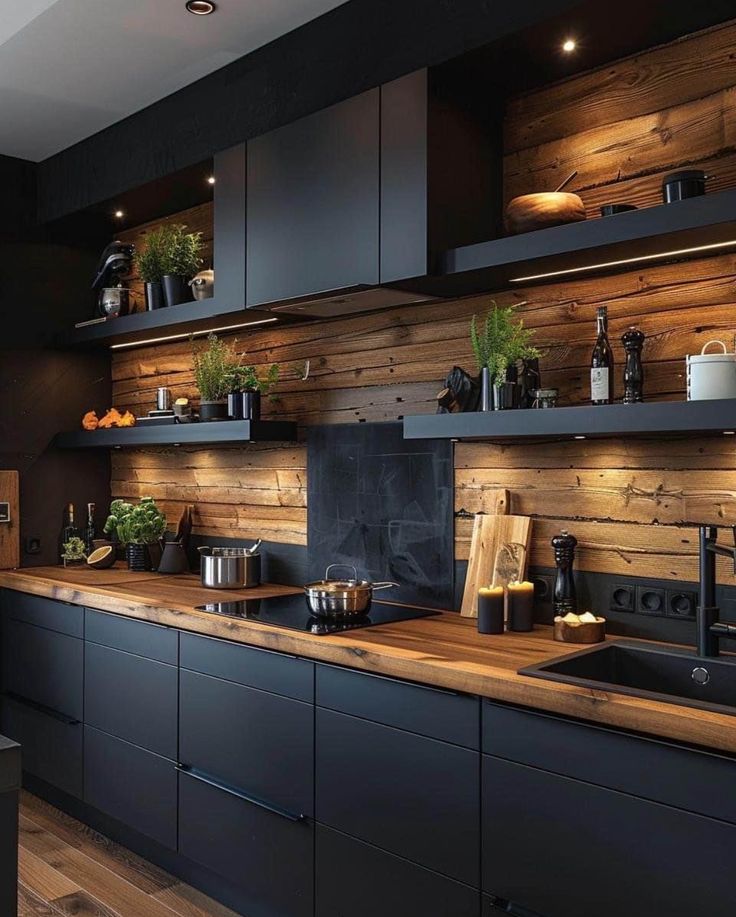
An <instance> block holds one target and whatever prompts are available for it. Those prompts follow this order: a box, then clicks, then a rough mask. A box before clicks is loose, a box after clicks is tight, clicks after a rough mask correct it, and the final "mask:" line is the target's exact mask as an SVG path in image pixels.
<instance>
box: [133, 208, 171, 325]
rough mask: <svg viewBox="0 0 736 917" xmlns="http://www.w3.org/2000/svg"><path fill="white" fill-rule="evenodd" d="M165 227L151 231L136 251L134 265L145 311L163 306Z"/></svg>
mask: <svg viewBox="0 0 736 917" xmlns="http://www.w3.org/2000/svg"><path fill="white" fill-rule="evenodd" d="M165 229H166V227H165V226H159V227H158V228H157V229H153V230H151V232H150V233H149V234H148V235H147V237H146V242H145V245H143V246H141V247H140V248H137V249H136V252H135V255H134V263H135V267H136V270H137V272H138V276H139V277H140V279H141V281H142V282H143V288H144V291H145V296H146V309H147V310H148V311H149V312H151V311H152V310H153V309H160V308H161V307H162V306H163V305H164V290H163V287H162V285H161V278H162V277H163V275H164V271H163V249H164V244H165V239H166V233H165Z"/></svg>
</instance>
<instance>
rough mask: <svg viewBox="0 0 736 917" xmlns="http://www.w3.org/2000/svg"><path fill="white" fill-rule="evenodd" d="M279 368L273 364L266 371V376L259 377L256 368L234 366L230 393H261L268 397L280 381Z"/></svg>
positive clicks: (230, 375)
mask: <svg viewBox="0 0 736 917" xmlns="http://www.w3.org/2000/svg"><path fill="white" fill-rule="evenodd" d="M279 374H280V371H279V366H278V364H277V363H272V364H271V366H269V367H268V369H267V370H266V374H265V376H259V375H258V371H257V370H256V368H255V366H243V365H241V364H238V365H237V366H233V367H232V368H231V370H230V373H229V376H228V380H229V381H228V385H229V391H231V392H260V393H261V394H262V395H267V394H268V393H269V392H270V391H271V389H272V388H273V387H274V385H276V383H277V382H278V381H279Z"/></svg>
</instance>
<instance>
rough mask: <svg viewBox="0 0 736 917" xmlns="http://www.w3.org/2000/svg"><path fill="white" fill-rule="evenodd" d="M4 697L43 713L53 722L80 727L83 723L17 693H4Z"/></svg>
mask: <svg viewBox="0 0 736 917" xmlns="http://www.w3.org/2000/svg"><path fill="white" fill-rule="evenodd" d="M3 697H7V698H8V700H12V701H15V703H16V704H22V705H23V706H24V707H30V709H31V710H37V711H38V712H39V713H43V714H44V715H45V716H49V717H51V719H53V720H58V721H59V722H60V723H64V724H65V725H66V726H79V724H80V722H81V720H77V719H75V718H74V717H73V716H67V715H66V714H65V713H59V711H58V710H54V708H53V707H47V706H46V704H39V703H38V701H35V700H30V698H28V697H23V695H22V694H16V693H15V691H4V692H3Z"/></svg>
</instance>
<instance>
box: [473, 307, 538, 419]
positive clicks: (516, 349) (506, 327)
mask: <svg viewBox="0 0 736 917" xmlns="http://www.w3.org/2000/svg"><path fill="white" fill-rule="evenodd" d="M515 314H516V310H515V308H514V307H513V306H508V307H505V308H500V307H499V306H497V305H496V304H495V302H494V303H493V304H492V306H491V308H490V310H489V311H488V315H487V316H486V319H485V322H484V323H483V326H482V328H479V327H478V320H477V316H475V315H474V316H473V321H472V322H471V325H470V341H471V344H472V346H473V353H474V354H475V359H476V362H477V364H478V369H479V371H480V382H481V410H482V411H490V410H496V411H500V410H505V409H507V408H513V407H518V405H519V398H518V386H517V383H516V378H517V372H518V369H517V367H518V363H519V361H521V360H532V359H537V358H538V357H539V351H538V350H537V349H536V348H535V347H533V346H532V345H531V343H530V342H531V338H532V336H533V334H534V332H533V331H532V330H530V329H527V328H525V327H524V322H523V321H522V320H521V319H518V320H516V321H515V320H514V316H515Z"/></svg>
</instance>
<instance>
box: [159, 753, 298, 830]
mask: <svg viewBox="0 0 736 917" xmlns="http://www.w3.org/2000/svg"><path fill="white" fill-rule="evenodd" d="M176 769H177V770H178V771H180V772H181V773H182V774H186V775H187V776H188V777H192V779H194V780H199V781H200V783H206V784H207V786H213V787H214V788H215V789H216V790H222V792H223V793H229V794H230V795H231V796H237V798H238V799H242V800H244V801H245V802H249V803H250V804H251V805H254V806H258V808H260V809H265V810H266V811H267V812H271V813H273V814H274V815H280V816H281V818H287V819H288V820H289V821H293V822H298V821H304V820H305V818H306V816H305V815H295V814H294V813H293V812H287V811H286V809H281V808H279V806H274V805H272V804H271V803H270V802H264V801H263V800H262V799H256V798H255V796H249V795H248V793H245V792H244V791H243V790H240V789H238V788H237V787H234V786H231V785H230V784H229V783H223V782H222V781H220V780H216V779H215V778H214V777H210V776H209V774H203V773H202V771H198V770H195V769H194V768H192V767H189V766H188V765H186V764H177V765H176Z"/></svg>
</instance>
